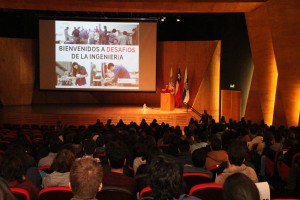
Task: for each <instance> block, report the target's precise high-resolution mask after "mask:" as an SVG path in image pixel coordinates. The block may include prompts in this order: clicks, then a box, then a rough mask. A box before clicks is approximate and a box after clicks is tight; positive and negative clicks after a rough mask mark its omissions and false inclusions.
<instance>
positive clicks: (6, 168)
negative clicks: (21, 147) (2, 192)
mask: <svg viewBox="0 0 300 200" xmlns="http://www.w3.org/2000/svg"><path fill="white" fill-rule="evenodd" d="M0 176H1V177H3V178H4V179H5V180H6V181H7V182H8V185H9V187H16V188H23V189H25V190H27V191H28V192H29V194H30V198H31V199H32V200H35V199H38V193H39V188H37V187H36V186H35V185H34V184H33V183H32V182H31V181H30V180H29V179H27V178H26V176H25V166H24V164H23V163H22V160H21V159H20V158H19V157H18V155H5V156H4V157H3V160H2V162H1V166H0Z"/></svg>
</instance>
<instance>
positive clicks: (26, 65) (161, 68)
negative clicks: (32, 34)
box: [0, 38, 220, 110]
mask: <svg viewBox="0 0 300 200" xmlns="http://www.w3.org/2000/svg"><path fill="white" fill-rule="evenodd" d="M217 44H218V41H191V42H190V41H177V42H174V41H173V42H172V41H170V42H158V45H157V46H158V50H157V52H158V56H157V92H156V93H124V92H123V93H120V92H111V93H108V92H94V91H93V92H77V91H48V90H40V89H39V73H38V72H39V69H38V63H37V62H38V56H37V55H38V54H37V51H38V48H37V41H36V40H31V39H10V38H0V53H1V55H2V59H1V63H0V64H1V66H5V67H3V70H2V72H3V73H1V74H0V80H1V82H0V91H1V101H2V104H3V105H5V106H8V105H35V104H58V103H59V104H72V103H74V104H78V103H81V104H83V103H85V104H99V105H101V104H102V105H108V104H110V105H116V104H117V105H141V106H142V105H143V104H144V103H146V104H147V105H148V106H157V107H159V106H160V91H161V89H162V88H164V87H165V85H166V84H168V83H169V81H170V70H171V68H172V70H173V74H174V76H173V82H175V81H176V77H177V72H178V69H180V70H181V74H182V77H183V76H184V72H185V68H186V67H187V70H188V77H189V84H190V104H191V105H192V102H194V99H195V97H196V93H197V91H198V88H199V87H200V84H201V82H202V79H203V76H204V72H205V71H206V69H207V68H208V66H210V63H211V62H212V57H213V55H214V52H215V49H216V47H217ZM219 52H220V50H219ZM219 56H220V55H219ZM218 58H220V57H218ZM218 77H219V75H218ZM217 84H218V85H219V83H218V82H217ZM208 92H210V93H211V91H208ZM215 93H218V91H217V90H216V91H215ZM201 95H206V96H209V95H211V94H201ZM200 103H203V102H200ZM207 109H208V110H209V107H208V108H207Z"/></svg>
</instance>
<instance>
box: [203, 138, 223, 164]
mask: <svg viewBox="0 0 300 200" xmlns="http://www.w3.org/2000/svg"><path fill="white" fill-rule="evenodd" d="M210 145H211V149H212V151H210V152H208V153H207V157H206V162H205V167H206V168H207V169H208V168H209V167H212V166H216V165H220V164H221V163H222V162H226V161H227V159H228V155H227V152H226V151H224V150H222V141H221V139H220V138H219V137H217V136H215V137H213V138H212V140H211V143H210Z"/></svg>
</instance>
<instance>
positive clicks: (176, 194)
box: [142, 155, 198, 200]
mask: <svg viewBox="0 0 300 200" xmlns="http://www.w3.org/2000/svg"><path fill="white" fill-rule="evenodd" d="M182 174H183V169H182V166H181V165H180V164H179V163H178V162H176V159H175V158H174V157H172V156H169V155H159V156H157V157H156V158H154V160H152V162H151V164H150V168H149V176H150V187H151V189H152V190H151V195H150V197H143V198H142V200H148V199H149V200H169V199H173V200H175V199H180V200H196V199H198V198H196V197H193V196H188V195H186V194H183V191H184V181H183V176H182Z"/></svg>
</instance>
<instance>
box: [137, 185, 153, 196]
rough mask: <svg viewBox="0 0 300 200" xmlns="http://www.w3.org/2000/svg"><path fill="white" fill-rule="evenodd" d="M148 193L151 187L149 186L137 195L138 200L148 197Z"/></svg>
mask: <svg viewBox="0 0 300 200" xmlns="http://www.w3.org/2000/svg"><path fill="white" fill-rule="evenodd" d="M150 193H151V187H150V186H147V187H145V188H143V189H142V190H141V191H140V194H139V196H140V199H141V198H143V197H149V196H150Z"/></svg>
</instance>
